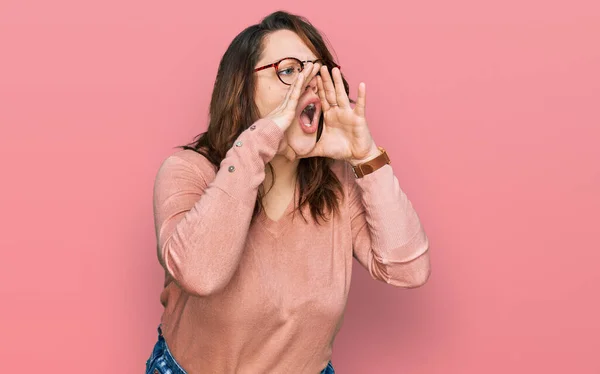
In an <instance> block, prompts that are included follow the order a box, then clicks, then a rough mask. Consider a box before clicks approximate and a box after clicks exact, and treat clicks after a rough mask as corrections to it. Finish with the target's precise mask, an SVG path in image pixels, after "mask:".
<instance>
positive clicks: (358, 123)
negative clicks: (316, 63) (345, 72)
mask: <svg viewBox="0 0 600 374" xmlns="http://www.w3.org/2000/svg"><path fill="white" fill-rule="evenodd" d="M331 75H333V79H332V77H331ZM331 75H330V74H329V71H328V69H327V66H323V67H321V75H320V76H317V86H318V91H319V98H320V99H321V110H322V111H323V117H324V126H323V133H322V134H321V138H320V139H319V141H318V142H317V145H316V146H315V148H314V150H313V151H312V152H310V154H308V155H306V156H305V157H314V156H322V157H329V158H333V159H337V160H347V161H349V162H350V163H351V164H353V165H356V164H358V163H360V162H363V161H366V160H368V159H370V158H373V157H375V156H377V155H378V154H379V153H380V151H379V150H378V149H377V146H376V145H375V142H374V141H373V138H372V137H371V133H370V131H369V128H368V126H367V120H366V118H365V105H366V87H365V84H364V83H361V84H359V86H358V96H357V99H356V104H355V106H354V108H352V107H351V106H350V100H349V99H348V95H347V94H346V91H345V89H344V83H343V81H342V75H341V73H340V70H339V69H338V68H333V69H332V73H331Z"/></svg>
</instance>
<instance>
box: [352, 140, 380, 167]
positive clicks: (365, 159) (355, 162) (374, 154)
mask: <svg viewBox="0 0 600 374" xmlns="http://www.w3.org/2000/svg"><path fill="white" fill-rule="evenodd" d="M380 154H381V151H380V150H379V148H377V145H376V144H375V142H373V144H372V145H371V149H370V150H369V152H368V153H367V155H366V156H365V157H362V158H360V159H350V160H348V162H349V163H350V165H352V166H356V165H358V164H362V163H365V162H368V161H371V160H372V159H374V158H375V157H377V156H379V155H380Z"/></svg>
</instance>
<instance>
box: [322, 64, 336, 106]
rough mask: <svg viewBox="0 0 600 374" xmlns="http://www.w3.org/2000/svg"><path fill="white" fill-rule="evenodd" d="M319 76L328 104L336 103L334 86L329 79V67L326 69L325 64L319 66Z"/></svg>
mask: <svg viewBox="0 0 600 374" xmlns="http://www.w3.org/2000/svg"><path fill="white" fill-rule="evenodd" d="M321 78H322V79H323V87H324V89H325V97H326V99H327V101H328V102H329V103H330V104H335V103H337V100H336V95H335V87H334V86H333V81H332V80H331V75H330V74H329V69H327V66H323V67H322V68H321Z"/></svg>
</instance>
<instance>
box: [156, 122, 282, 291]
mask: <svg viewBox="0 0 600 374" xmlns="http://www.w3.org/2000/svg"><path fill="white" fill-rule="evenodd" d="M282 136H283V133H282V132H281V130H279V129H277V128H276V126H275V125H273V124H272V123H270V122H265V121H262V122H261V121H259V122H258V123H257V124H256V127H255V129H254V130H252V129H249V130H246V131H245V132H244V133H242V135H240V137H239V138H238V139H237V140H236V142H235V143H234V146H233V147H232V148H231V149H230V150H229V151H228V153H227V155H226V157H225V158H224V159H223V161H222V162H221V165H220V169H219V171H218V172H217V173H216V175H214V179H212V181H210V182H208V185H207V186H206V188H205V189H204V190H203V191H201V193H198V191H197V189H196V190H194V189H190V191H186V190H185V188H182V187H181V186H178V187H177V189H172V194H171V195H170V196H167V197H166V198H163V199H159V200H162V201H163V203H162V204H159V206H158V207H157V210H158V211H159V212H162V214H159V215H161V216H164V217H165V219H164V221H161V222H159V223H158V224H157V226H158V227H159V232H158V237H159V252H160V259H161V262H162V263H163V266H164V267H165V269H166V270H167V271H168V272H169V274H171V275H172V277H173V278H174V279H175V280H176V281H177V282H178V283H179V284H180V285H181V287H183V288H184V289H186V290H187V291H188V292H191V293H194V294H198V295H208V294H212V293H215V292H218V291H219V290H221V289H222V288H224V287H225V286H226V285H227V284H228V283H229V281H230V279H231V277H232V276H233V274H234V273H235V271H236V269H237V267H238V265H239V261H240V258H241V256H242V253H243V249H244V246H245V242H246V236H247V233H248V228H249V226H250V221H251V218H252V213H253V211H254V206H255V203H256V195H257V191H258V187H259V186H260V184H261V183H262V182H263V180H264V178H265V172H264V169H265V164H266V163H267V162H269V161H270V160H271V159H272V158H273V156H274V154H275V152H276V150H277V147H278V145H279V142H280V141H281V138H282ZM186 193H187V194H190V195H194V194H195V195H196V196H188V197H186V196H184V195H185V194H186ZM190 199H194V200H192V201H193V203H192V204H191V205H189V208H188V209H185V206H186V205H187V204H185V203H184V201H185V200H188V201H189V200H190ZM170 201H179V202H182V204H183V205H182V206H181V207H180V208H179V209H178V207H177V206H173V205H172V203H171V202H170Z"/></svg>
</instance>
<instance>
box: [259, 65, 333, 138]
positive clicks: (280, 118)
mask: <svg viewBox="0 0 600 374" xmlns="http://www.w3.org/2000/svg"><path fill="white" fill-rule="evenodd" d="M320 68H321V64H318V63H317V64H313V63H312V62H308V63H307V64H306V65H305V66H304V70H302V72H300V73H299V74H298V76H297V77H296V80H295V81H294V83H292V85H291V86H290V88H289V90H288V92H287V94H286V95H285V98H284V99H283V101H282V102H281V104H279V106H278V107H277V108H275V109H274V110H273V111H272V112H271V113H269V114H268V115H267V116H266V117H265V118H268V119H270V120H272V121H273V122H275V124H277V126H279V128H280V129H281V130H283V131H284V132H285V131H286V130H287V129H288V127H290V125H291V124H292V122H293V121H294V119H295V117H296V114H297V107H298V99H299V98H300V95H301V94H302V92H303V91H304V88H306V86H307V85H308V83H309V82H310V81H311V80H312V79H313V78H314V77H315V76H316V75H317V74H318V73H319V69H320Z"/></svg>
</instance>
